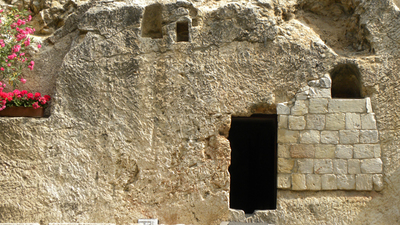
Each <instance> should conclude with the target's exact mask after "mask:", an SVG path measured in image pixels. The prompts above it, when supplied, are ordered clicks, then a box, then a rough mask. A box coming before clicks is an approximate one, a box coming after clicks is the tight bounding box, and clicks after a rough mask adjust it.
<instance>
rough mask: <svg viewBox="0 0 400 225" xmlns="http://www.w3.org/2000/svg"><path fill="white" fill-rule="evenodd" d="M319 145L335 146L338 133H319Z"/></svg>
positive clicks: (337, 140) (337, 141)
mask: <svg viewBox="0 0 400 225" xmlns="http://www.w3.org/2000/svg"><path fill="white" fill-rule="evenodd" d="M321 143H324V144H337V143H339V132H338V131H326V130H324V131H321Z"/></svg>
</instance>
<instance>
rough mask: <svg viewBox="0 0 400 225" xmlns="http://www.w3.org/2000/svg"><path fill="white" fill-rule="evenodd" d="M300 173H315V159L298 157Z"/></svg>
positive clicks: (298, 170)
mask: <svg viewBox="0 0 400 225" xmlns="http://www.w3.org/2000/svg"><path fill="white" fill-rule="evenodd" d="M297 167H298V168H297V172H298V173H313V171H314V160H313V159H298V160H297Z"/></svg>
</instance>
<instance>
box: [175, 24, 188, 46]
mask: <svg viewBox="0 0 400 225" xmlns="http://www.w3.org/2000/svg"><path fill="white" fill-rule="evenodd" d="M176 38H177V40H178V42H180V41H189V23H188V22H187V21H186V22H178V23H176Z"/></svg>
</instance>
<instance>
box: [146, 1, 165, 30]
mask: <svg viewBox="0 0 400 225" xmlns="http://www.w3.org/2000/svg"><path fill="white" fill-rule="evenodd" d="M142 37H151V38H162V6H161V4H153V5H149V6H147V7H146V8H145V10H144V15H143V21H142Z"/></svg>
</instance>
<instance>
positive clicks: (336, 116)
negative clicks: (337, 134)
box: [325, 113, 346, 130]
mask: <svg viewBox="0 0 400 225" xmlns="http://www.w3.org/2000/svg"><path fill="white" fill-rule="evenodd" d="M345 127H346V120H345V114H344V113H328V114H326V118H325V129H326V130H344V129H345Z"/></svg>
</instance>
